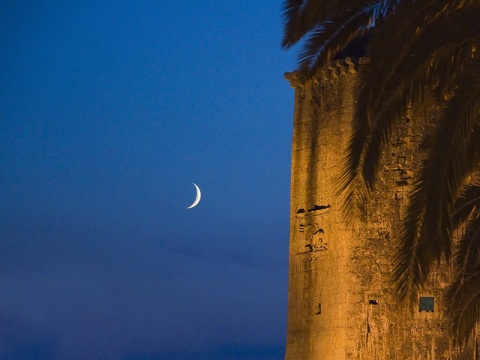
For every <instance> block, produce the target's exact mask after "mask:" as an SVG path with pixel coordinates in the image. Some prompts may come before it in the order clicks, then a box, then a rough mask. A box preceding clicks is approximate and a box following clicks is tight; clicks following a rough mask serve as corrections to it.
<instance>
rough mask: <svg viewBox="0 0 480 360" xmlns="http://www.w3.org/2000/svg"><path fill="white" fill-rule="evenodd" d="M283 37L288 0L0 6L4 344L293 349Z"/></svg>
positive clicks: (256, 351)
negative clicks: (284, 0) (198, 196)
mask: <svg viewBox="0 0 480 360" xmlns="http://www.w3.org/2000/svg"><path fill="white" fill-rule="evenodd" d="M281 33H282V26H281V1H279V0H255V1H237V0H228V1H225V0H222V1H220V0H204V1H199V0H197V1H194V0H190V1H188V0H187V1H164V0H151V1H147V0H136V1H125V0H115V1H111V0H105V1H98V0H95V1H93V0H79V1H77V0H68V1H65V0H51V1H41V0H29V1H25V0H23V1H22V0H16V1H14V0H3V1H1V2H0V85H1V86H0V126H1V127H0V131H1V138H0V159H1V167H0V169H1V170H0V171H1V175H0V359H1V360H33V359H35V360H46V359H48V360H83V359H85V360H87V359H94V360H95V359H98V360H100V359H102V360H110V359H115V360H117V359H120V360H159V359H165V360H167V359H168V360H176V359H179V360H183V359H185V360H187V359H188V360H217V359H218V360H223V359H245V360H253V359H271V360H274V359H275V360H277V359H278V360H280V359H283V355H284V346H285V332H286V315H287V311H286V310H287V308H286V307H287V296H288V292H287V286H288V276H287V272H288V235H289V234H288V233H289V230H288V229H289V225H288V216H289V182H290V159H291V154H290V151H291V127H292V113H293V90H292V89H290V87H289V84H288V83H287V82H286V81H285V80H284V79H283V73H284V72H285V71H290V70H292V69H293V68H294V67H295V56H296V55H295V50H291V51H289V52H285V51H283V50H281V49H280V39H281ZM192 183H196V184H198V186H199V187H200V188H201V190H202V195H203V196H202V200H201V202H200V204H199V205H198V206H197V207H195V208H193V209H190V210H187V209H186V207H187V206H189V205H190V204H191V203H192V202H193V200H194V198H195V188H194V186H193V184H192Z"/></svg>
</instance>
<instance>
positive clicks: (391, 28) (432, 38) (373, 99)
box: [282, 0, 480, 345]
mask: <svg viewBox="0 0 480 360" xmlns="http://www.w3.org/2000/svg"><path fill="white" fill-rule="evenodd" d="M478 19H480V0H423V1H413V0H382V1H375V0H374V1H371V0H370V1H368V0H344V1H340V0H332V1H327V0H286V1H285V3H284V30H285V31H284V37H283V40H282V46H283V47H285V48H288V47H290V46H292V45H293V44H295V43H297V42H298V41H299V40H300V39H302V38H306V40H305V42H304V45H303V48H302V49H301V50H300V54H299V74H300V76H299V77H300V79H301V81H304V82H307V81H309V80H310V79H312V78H313V77H315V75H316V74H317V72H318V71H319V70H321V69H323V68H324V67H325V66H326V65H327V64H328V62H329V61H330V60H331V59H332V58H334V56H335V55H336V54H337V53H339V52H340V51H341V50H342V49H344V48H345V47H347V45H348V44H350V43H351V42H352V41H353V40H355V39H357V38H359V37H362V36H365V35H366V34H367V33H368V34H369V36H371V39H370V41H369V45H368V46H367V49H366V57H367V59H368V61H367V63H366V64H365V65H364V66H363V67H362V68H360V74H359V76H360V79H359V84H362V85H361V87H360V88H359V90H358V101H357V108H356V111H355V115H354V119H353V123H352V126H353V135H352V137H351V139H350V143H349V147H348V149H347V153H346V156H345V159H344V164H343V166H344V167H343V172H342V176H341V183H342V186H341V190H342V193H343V194H344V196H345V205H344V210H345V214H346V216H347V218H348V217H349V216H351V214H352V212H353V211H355V209H357V208H358V209H360V210H361V209H362V206H363V205H364V202H365V199H366V198H367V197H368V195H369V194H370V193H371V192H372V190H373V189H374V186H375V180H376V176H377V173H378V169H379V165H380V159H381V154H382V150H383V149H384V148H385V145H386V143H387V141H388V139H389V138H390V137H391V134H392V129H394V128H395V127H396V125H397V124H398V122H399V120H400V119H402V117H404V116H405V115H406V112H407V109H408V107H409V105H412V106H414V107H422V106H425V105H427V104H428V103H429V102H430V101H431V99H432V98H433V99H435V101H436V102H437V104H439V106H440V107H441V108H442V113H441V115H440V117H439V118H438V119H435V130H434V131H433V134H431V141H430V142H429V144H430V145H429V146H428V147H427V149H426V160H425V162H424V164H423V165H422V167H421V169H420V171H419V176H418V178H417V179H416V181H415V183H414V185H413V190H412V192H411V195H410V198H409V208H408V212H407V216H406V219H405V223H404V228H403V231H402V233H401V235H400V238H399V244H400V245H399V248H398V251H397V253H396V258H395V259H396V261H395V269H394V276H393V277H394V280H395V282H396V284H397V290H398V293H399V295H400V298H401V299H402V300H404V301H406V302H407V303H411V302H412V301H413V300H414V299H416V298H417V296H418V294H419V291H420V290H421V289H422V287H423V286H424V284H425V283H426V281H427V279H428V277H429V275H430V273H431V271H432V269H433V268H434V266H435V265H436V264H437V263H438V262H439V261H441V260H442V259H445V260H446V261H453V263H454V266H455V274H456V275H455V281H454V282H453V283H452V284H451V285H450V288H449V291H448V296H447V302H448V306H449V307H450V315H451V318H452V321H451V323H452V332H453V334H454V335H455V336H454V339H455V340H456V341H457V342H458V345H461V344H462V343H463V342H464V341H465V340H466V339H467V337H468V334H470V333H471V332H472V330H473V329H474V326H475V324H476V323H477V321H478V320H479V319H480V281H479V279H480V219H479V217H480V211H479V209H480V196H479V194H480V191H479V187H478V186H474V185H468V184H469V183H471V180H469V179H471V178H472V176H473V174H475V171H478V170H479V169H480V61H479V60H480V56H479V54H478V51H479V50H480V22H479V21H478ZM467 180H468V181H467ZM465 185H467V186H466V188H465V189H464V190H463V192H462V188H463V187H464V186H465ZM475 191H477V192H475ZM474 194H475V195H476V196H477V197H472V196H473V195H474ZM472 199H474V200H472ZM460 228H465V229H466V230H465V231H464V233H463V234H464V235H463V236H461V238H460V242H459V246H458V247H455V241H454V240H453V237H452V236H453V233H454V232H455V231H456V230H457V231H458V229H460Z"/></svg>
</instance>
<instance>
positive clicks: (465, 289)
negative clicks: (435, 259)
mask: <svg viewBox="0 0 480 360" xmlns="http://www.w3.org/2000/svg"><path fill="white" fill-rule="evenodd" d="M477 260H478V259H477ZM446 303H447V306H448V309H449V314H450V318H451V323H450V332H451V335H452V339H453V342H454V345H456V346H459V347H461V346H462V345H464V344H465V342H466V341H467V340H468V339H469V336H470V334H472V332H473V330H474V328H475V326H476V324H477V323H478V321H479V320H480V265H479V264H478V263H477V266H476V267H475V269H474V271H473V272H471V273H469V274H465V273H460V274H458V276H457V278H456V279H455V281H454V282H453V283H452V284H451V285H450V286H449V288H448V289H447V292H446Z"/></svg>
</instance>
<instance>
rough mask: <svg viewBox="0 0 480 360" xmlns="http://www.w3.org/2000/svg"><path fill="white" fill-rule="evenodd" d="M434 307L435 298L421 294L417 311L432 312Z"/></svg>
mask: <svg viewBox="0 0 480 360" xmlns="http://www.w3.org/2000/svg"><path fill="white" fill-rule="evenodd" d="M434 308H435V299H434V298H433V296H421V297H420V307H419V310H418V311H426V312H433V311H434Z"/></svg>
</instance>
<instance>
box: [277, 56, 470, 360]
mask: <svg viewBox="0 0 480 360" xmlns="http://www.w3.org/2000/svg"><path fill="white" fill-rule="evenodd" d="M360 62H361V61H360ZM358 66H361V64H360V65H359V60H358V59H357V60H355V59H351V58H346V59H345V60H336V61H335V62H332V64H331V66H330V69H329V71H328V72H324V73H322V74H319V76H318V79H317V81H315V82H312V83H308V84H305V85H302V84H300V83H299V82H298V81H297V80H296V77H295V73H287V74H285V77H286V78H287V79H288V80H289V81H290V84H291V86H292V87H294V88H295V113H294V125H293V146H292V168H291V169H292V170H291V174H292V175H291V189H290V193H291V200H290V263H289V268H290V269H289V295H288V297H289V299H288V329H287V347H286V356H285V359H286V360H313V359H315V360H341V359H358V360H360V359H362V360H363V359H368V360H370V359H375V360H377V359H378V360H406V359H416V360H434V359H435V360H440V359H445V360H447V359H451V360H454V359H464V360H467V359H468V360H472V359H477V358H478V356H479V355H478V349H476V348H477V345H476V344H475V343H474V344H470V345H469V346H468V348H467V349H465V350H464V351H462V352H456V351H454V350H453V349H452V344H451V340H450V339H449V337H448V335H447V332H446V324H445V317H444V312H443V291H444V289H445V286H446V284H447V283H448V280H449V278H450V273H449V270H448V268H447V267H444V268H443V270H442V271H439V272H437V273H434V274H433V276H432V282H431V284H429V285H428V286H427V290H425V292H424V293H422V294H421V297H420V299H419V302H418V308H417V309H415V311H414V312H413V313H412V312H411V311H409V310H408V309H406V308H402V307H399V305H398V303H397V299H396V297H395V293H394V291H393V286H392V284H391V283H390V271H391V269H392V266H391V264H392V255H393V252H394V243H395V239H396V237H397V234H398V233H399V230H400V228H401V218H402V214H403V213H404V212H405V210H406V205H407V202H406V194H407V193H408V191H409V189H410V186H411V184H410V183H411V177H412V175H413V174H415V171H416V169H417V167H418V162H419V160H420V159H418V156H417V158H416V157H415V155H416V154H417V153H418V152H417V151H416V148H417V147H418V146H419V142H420V139H421V138H422V134H423V133H424V131H425V130H426V128H428V127H429V126H431V125H430V122H429V119H430V118H431V117H432V116H435V115H436V112H437V111H438V110H437V109H436V107H435V106H434V105H432V107H431V109H430V110H428V111H427V112H425V111H423V112H420V111H412V112H411V114H410V115H409V116H408V117H406V118H405V119H404V120H403V122H402V123H401V125H400V127H399V129H397V130H395V131H396V132H395V133H394V136H393V138H392V141H391V143H389V144H388V148H387V149H386V151H385V153H384V156H383V163H382V165H383V170H382V172H381V174H380V175H379V180H378V183H377V188H376V191H375V193H374V194H373V196H372V198H371V201H370V203H369V204H368V205H367V214H366V218H364V219H355V220H354V221H353V222H351V223H349V225H348V226H347V224H346V223H345V222H344V220H343V217H342V212H341V201H340V199H339V198H338V197H337V195H336V190H337V181H338V178H339V172H340V162H341V160H342V158H343V156H344V155H343V154H344V153H343V150H344V149H345V147H346V145H347V142H348V139H349V137H350V131H351V119H352V116H353V111H354V102H355V96H354V95H355V89H356V82H357V75H356V73H357V69H358Z"/></svg>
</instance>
